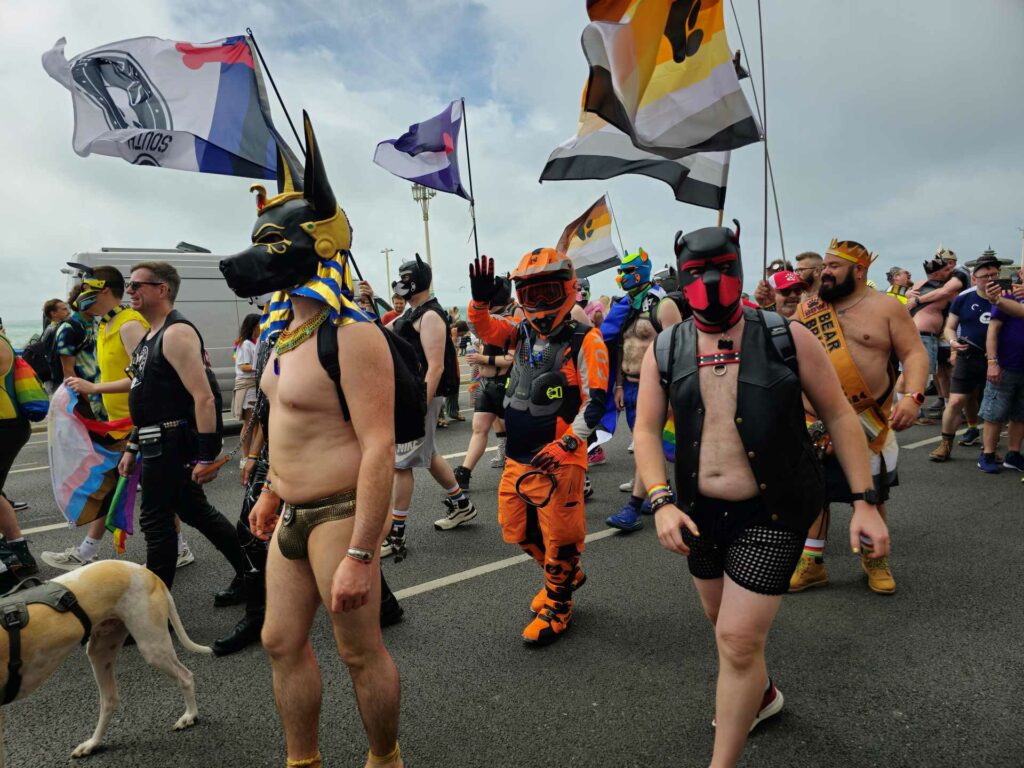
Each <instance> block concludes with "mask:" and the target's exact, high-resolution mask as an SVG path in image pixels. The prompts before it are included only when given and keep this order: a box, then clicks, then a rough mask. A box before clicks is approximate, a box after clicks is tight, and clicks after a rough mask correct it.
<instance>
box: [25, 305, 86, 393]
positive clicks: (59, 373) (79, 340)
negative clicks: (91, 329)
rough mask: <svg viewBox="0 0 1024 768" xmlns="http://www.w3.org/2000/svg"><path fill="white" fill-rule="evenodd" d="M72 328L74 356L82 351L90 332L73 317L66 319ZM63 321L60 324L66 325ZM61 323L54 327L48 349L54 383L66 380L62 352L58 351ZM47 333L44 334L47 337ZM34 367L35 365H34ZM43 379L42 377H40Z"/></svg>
mask: <svg viewBox="0 0 1024 768" xmlns="http://www.w3.org/2000/svg"><path fill="white" fill-rule="evenodd" d="M64 323H66V324H67V325H68V326H69V327H70V328H71V337H70V338H71V343H72V346H73V348H74V351H73V352H72V353H71V355H72V356H74V355H77V354H78V353H79V352H81V351H82V347H84V346H85V342H86V341H87V340H88V338H89V334H88V333H86V330H85V326H83V325H82V324H81V323H80V322H78V321H77V320H75V319H74V318H73V317H69V318H68V319H67V320H65V321H64ZM64 323H61V324H60V325H64ZM60 325H58V326H57V328H56V329H54V332H53V335H52V336H51V339H52V340H51V341H50V343H49V347H48V348H47V350H46V362H47V366H48V367H49V369H50V376H49V379H48V380H49V381H50V382H52V383H53V384H60V383H61V382H62V381H64V366H62V365H61V364H60V354H58V352H57V331H58V330H60ZM45 336H46V334H45V333H44V334H43V337H44V338H45ZM33 367H34V366H33ZM40 381H42V379H40Z"/></svg>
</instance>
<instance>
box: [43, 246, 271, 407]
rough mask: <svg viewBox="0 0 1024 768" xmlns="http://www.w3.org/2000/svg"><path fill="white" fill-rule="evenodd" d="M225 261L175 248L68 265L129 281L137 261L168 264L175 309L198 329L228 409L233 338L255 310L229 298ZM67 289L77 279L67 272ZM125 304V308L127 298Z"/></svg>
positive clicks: (84, 257)
mask: <svg viewBox="0 0 1024 768" xmlns="http://www.w3.org/2000/svg"><path fill="white" fill-rule="evenodd" d="M223 258H225V256H218V255H216V254H212V253H210V252H209V251H207V250H205V249H203V248H199V247H198V246H194V245H189V244H188V243H179V244H178V246H177V247H176V248H167V249H164V248H101V249H100V250H99V251H88V252H83V253H76V254H75V255H74V256H72V257H71V258H70V259H69V260H68V261H69V262H70V263H74V264H82V265H84V266H87V267H98V266H100V265H102V264H107V265H109V266H112V267H116V268H118V269H119V270H121V273H122V274H123V275H124V276H125V280H127V279H128V277H129V275H130V274H131V273H130V270H131V267H132V265H133V264H138V263H139V262H140V261H166V262H168V263H170V264H172V265H174V267H175V269H177V270H178V274H180V275H181V288H180V289H179V291H178V298H177V299H176V300H175V302H174V306H175V308H176V309H178V310H179V311H180V312H181V313H182V314H183V315H184V316H185V317H186V318H188V319H189V320H190V321H191V322H192V323H193V324H194V325H195V326H196V328H198V329H199V333H200V334H202V336H203V343H204V344H205V345H206V349H207V351H208V352H209V353H210V363H211V364H212V365H213V370H214V372H215V373H216V374H217V381H218V383H219V384H220V391H221V393H222V395H223V397H224V408H225V410H230V408H231V391H232V389H234V385H235V363H234V360H233V359H232V352H233V351H234V346H235V338H236V337H237V335H238V328H239V326H241V324H242V319H243V318H244V317H245V316H246V315H248V314H250V313H258V312H259V310H258V309H257V308H256V307H255V306H253V305H252V304H250V303H249V301H248V300H246V299H240V298H238V297H237V296H235V294H233V293H232V292H231V290H230V289H229V288H228V286H227V283H226V282H224V277H223V276H222V275H221V273H220V269H219V267H218V265H219V264H220V261H221V259H223ZM63 271H64V272H65V273H66V274H68V275H69V278H68V281H69V285H68V289H69V290H70V288H71V287H72V286H73V285H74V284H75V283H77V282H78V281H79V279H80V277H81V275H80V273H79V271H78V270H75V269H73V268H71V267H68V268H65V269H64V270H63ZM125 298H126V303H127V296H126V297H125Z"/></svg>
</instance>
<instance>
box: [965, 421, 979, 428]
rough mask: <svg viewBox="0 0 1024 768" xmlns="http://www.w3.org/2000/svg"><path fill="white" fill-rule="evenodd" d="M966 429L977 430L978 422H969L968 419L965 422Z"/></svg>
mask: <svg viewBox="0 0 1024 768" xmlns="http://www.w3.org/2000/svg"><path fill="white" fill-rule="evenodd" d="M967 428H968V429H977V428H978V420H977V419H975V420H974V421H971V420H970V419H968V420H967Z"/></svg>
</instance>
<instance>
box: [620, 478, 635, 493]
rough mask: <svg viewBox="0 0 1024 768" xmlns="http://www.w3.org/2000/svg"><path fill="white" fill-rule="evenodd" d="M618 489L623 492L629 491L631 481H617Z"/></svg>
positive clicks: (631, 484) (631, 485) (631, 486)
mask: <svg viewBox="0 0 1024 768" xmlns="http://www.w3.org/2000/svg"><path fill="white" fill-rule="evenodd" d="M619 490H620V491H622V492H623V493H630V492H632V490H633V481H632V480H627V481H626V482H624V483H619Z"/></svg>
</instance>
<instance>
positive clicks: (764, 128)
mask: <svg viewBox="0 0 1024 768" xmlns="http://www.w3.org/2000/svg"><path fill="white" fill-rule="evenodd" d="M757 29H758V33H759V34H760V37H761V132H762V134H763V139H764V218H763V221H764V232H763V236H762V246H761V249H762V264H761V267H762V269H761V274H762V276H763V278H764V279H765V280H767V279H768V173H769V170H768V90H767V87H766V82H765V78H764V19H763V17H762V15H761V0H757Z"/></svg>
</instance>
